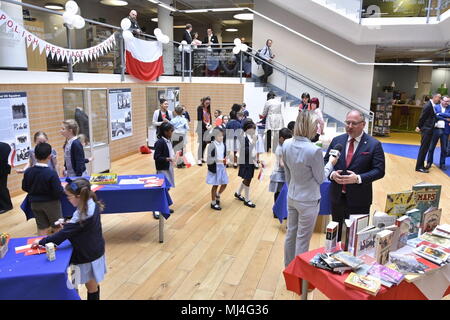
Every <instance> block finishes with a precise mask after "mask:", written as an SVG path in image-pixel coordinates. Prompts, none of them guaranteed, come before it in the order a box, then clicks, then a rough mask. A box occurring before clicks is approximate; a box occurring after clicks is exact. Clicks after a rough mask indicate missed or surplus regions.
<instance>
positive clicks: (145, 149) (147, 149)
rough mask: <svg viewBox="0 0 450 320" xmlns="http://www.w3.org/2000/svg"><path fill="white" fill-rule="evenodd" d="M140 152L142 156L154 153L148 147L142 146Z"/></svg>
mask: <svg viewBox="0 0 450 320" xmlns="http://www.w3.org/2000/svg"><path fill="white" fill-rule="evenodd" d="M139 151H140V152H141V153H142V154H150V153H152V151H151V150H150V148H149V147H147V146H141V147H140V148H139Z"/></svg>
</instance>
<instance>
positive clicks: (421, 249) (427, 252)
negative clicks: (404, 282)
mask: <svg viewBox="0 0 450 320" xmlns="http://www.w3.org/2000/svg"><path fill="white" fill-rule="evenodd" d="M414 253H415V254H417V255H419V256H421V257H422V258H425V259H427V260H429V261H431V262H433V263H436V264H438V265H443V264H446V263H447V260H448V259H449V254H448V253H447V252H445V251H444V250H441V249H439V248H433V247H431V246H427V245H424V244H422V245H420V246H418V247H417V248H416V249H414Z"/></svg>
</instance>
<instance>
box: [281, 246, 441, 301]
mask: <svg viewBox="0 0 450 320" xmlns="http://www.w3.org/2000/svg"><path fill="white" fill-rule="evenodd" d="M323 251H324V248H319V249H316V250H313V251H309V252H305V253H303V254H300V255H298V256H296V257H295V259H294V260H293V261H292V262H291V263H290V264H289V265H288V266H287V268H286V269H285V270H284V271H283V274H284V280H285V281H286V288H287V289H288V290H290V291H293V292H295V293H297V294H299V295H300V294H301V293H302V279H305V280H306V281H308V282H309V288H310V289H314V288H317V289H318V290H319V291H321V292H322V293H323V294H324V295H326V296H327V297H328V298H330V299H331V300H427V298H426V297H425V296H424V295H423V294H422V292H421V291H420V290H419V289H418V288H417V287H416V286H415V285H414V284H413V283H409V282H407V281H406V280H403V281H402V282H401V283H400V284H399V285H397V286H392V287H391V288H386V287H384V286H382V287H381V290H380V291H379V292H378V294H377V295H376V296H372V295H370V294H368V293H365V292H363V291H361V290H358V289H353V288H350V287H347V286H346V285H345V284H344V281H345V279H346V278H347V277H348V275H349V273H348V272H346V273H344V274H342V275H339V274H335V273H331V272H329V271H326V270H323V269H319V268H316V267H313V266H312V265H310V264H309V261H310V260H311V259H312V258H313V257H314V256H315V255H316V254H317V253H321V252H323ZM448 294H450V287H449V288H448V289H447V291H446V292H445V294H444V296H446V295H448Z"/></svg>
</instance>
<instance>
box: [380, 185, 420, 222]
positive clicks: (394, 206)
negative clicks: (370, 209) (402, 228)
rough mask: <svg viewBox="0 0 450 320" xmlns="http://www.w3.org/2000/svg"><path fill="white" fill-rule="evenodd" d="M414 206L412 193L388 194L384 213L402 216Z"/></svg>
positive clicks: (409, 191)
mask: <svg viewBox="0 0 450 320" xmlns="http://www.w3.org/2000/svg"><path fill="white" fill-rule="evenodd" d="M415 206H416V201H415V197H414V191H412V190H408V191H403V192H396V193H388V195H387V196H386V206H385V209H384V212H386V214H388V215H393V216H398V217H400V216H402V215H404V214H405V213H406V211H408V210H411V209H413V208H414V207H415Z"/></svg>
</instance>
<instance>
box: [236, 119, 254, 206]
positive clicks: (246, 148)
mask: <svg viewBox="0 0 450 320" xmlns="http://www.w3.org/2000/svg"><path fill="white" fill-rule="evenodd" d="M242 129H243V130H244V139H243V141H242V142H241V143H240V151H239V172H238V176H239V177H241V178H242V183H241V185H240V186H239V188H238V190H237V191H236V192H235V193H234V197H235V198H236V199H238V200H241V201H243V202H244V204H245V205H246V206H247V207H250V208H255V207H256V205H255V204H254V203H253V202H252V201H251V200H250V183H251V182H252V179H253V175H254V173H255V163H256V125H255V124H254V123H253V121H251V120H249V119H247V122H245V123H244V125H243V128H242ZM242 191H244V194H245V197H243V196H242V195H241V193H242Z"/></svg>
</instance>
